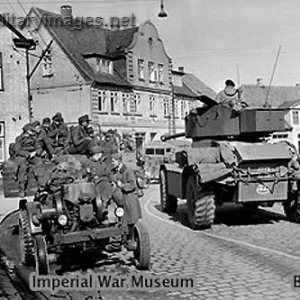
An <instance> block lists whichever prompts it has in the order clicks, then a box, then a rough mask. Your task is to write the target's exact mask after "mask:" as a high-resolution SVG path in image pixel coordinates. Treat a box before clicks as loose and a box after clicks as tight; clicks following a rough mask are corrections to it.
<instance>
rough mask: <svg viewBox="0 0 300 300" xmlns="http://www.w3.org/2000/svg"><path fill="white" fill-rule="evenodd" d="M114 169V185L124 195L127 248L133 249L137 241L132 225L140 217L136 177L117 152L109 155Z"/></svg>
mask: <svg viewBox="0 0 300 300" xmlns="http://www.w3.org/2000/svg"><path fill="white" fill-rule="evenodd" d="M111 164H112V167H113V170H114V176H113V179H114V186H117V187H119V188H120V189H121V191H122V193H123V196H124V212H125V216H124V217H125V222H126V224H127V226H128V233H129V234H128V244H127V247H128V250H135V249H136V247H137V243H136V241H135V237H134V225H135V223H136V222H137V221H138V220H139V219H141V218H142V212H141V206H140V202H139V199H138V195H137V190H138V188H137V185H136V177H135V174H134V171H133V170H132V169H130V168H129V167H127V166H126V165H125V164H123V162H122V156H121V155H120V154H119V153H116V154H113V155H112V156H111Z"/></svg>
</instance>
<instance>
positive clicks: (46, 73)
mask: <svg viewBox="0 0 300 300" xmlns="http://www.w3.org/2000/svg"><path fill="white" fill-rule="evenodd" d="M52 75H53V68H52V57H51V55H50V54H46V55H45V57H44V61H43V77H51V76H52Z"/></svg>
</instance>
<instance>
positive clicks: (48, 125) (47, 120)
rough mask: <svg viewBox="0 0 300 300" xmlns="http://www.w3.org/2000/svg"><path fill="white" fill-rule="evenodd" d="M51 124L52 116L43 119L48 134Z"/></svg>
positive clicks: (44, 129)
mask: <svg viewBox="0 0 300 300" xmlns="http://www.w3.org/2000/svg"><path fill="white" fill-rule="evenodd" d="M50 125H51V120H50V118H48V117H46V118H44V119H43V121H42V130H43V131H44V132H45V133H46V134H47V135H48V133H49V129H50Z"/></svg>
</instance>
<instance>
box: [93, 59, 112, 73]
mask: <svg viewBox="0 0 300 300" xmlns="http://www.w3.org/2000/svg"><path fill="white" fill-rule="evenodd" d="M97 71H98V72H103V73H109V74H113V63H112V61H109V60H107V59H104V58H98V59H97Z"/></svg>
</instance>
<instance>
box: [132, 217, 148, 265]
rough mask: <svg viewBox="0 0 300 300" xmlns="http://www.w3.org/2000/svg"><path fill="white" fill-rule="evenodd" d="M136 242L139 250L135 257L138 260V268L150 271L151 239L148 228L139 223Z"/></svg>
mask: <svg viewBox="0 0 300 300" xmlns="http://www.w3.org/2000/svg"><path fill="white" fill-rule="evenodd" d="M135 241H136V243H137V248H136V250H134V252H133V255H134V258H135V260H136V263H137V265H136V268H137V269H139V270H148V269H149V266H150V252H151V249H150V238H149V233H148V230H147V228H146V226H145V225H144V224H143V223H141V222H137V223H136V224H135Z"/></svg>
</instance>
